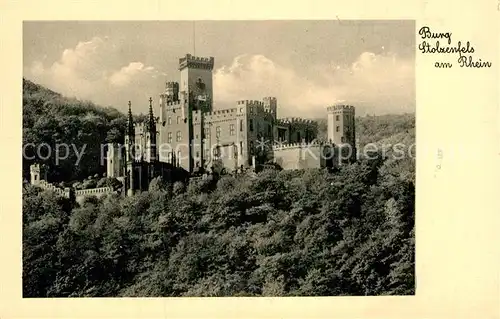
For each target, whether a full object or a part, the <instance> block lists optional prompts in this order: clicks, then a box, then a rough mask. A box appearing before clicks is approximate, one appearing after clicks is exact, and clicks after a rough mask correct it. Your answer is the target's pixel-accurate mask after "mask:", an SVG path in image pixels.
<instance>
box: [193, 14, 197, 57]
mask: <svg viewBox="0 0 500 319" xmlns="http://www.w3.org/2000/svg"><path fill="white" fill-rule="evenodd" d="M193 55H194V56H196V26H195V21H194V20H193Z"/></svg>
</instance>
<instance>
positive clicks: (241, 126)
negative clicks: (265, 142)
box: [240, 120, 243, 132]
mask: <svg viewBox="0 0 500 319" xmlns="http://www.w3.org/2000/svg"><path fill="white" fill-rule="evenodd" d="M240 132H243V120H240Z"/></svg>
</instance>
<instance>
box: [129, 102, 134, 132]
mask: <svg viewBox="0 0 500 319" xmlns="http://www.w3.org/2000/svg"><path fill="white" fill-rule="evenodd" d="M127 133H128V134H129V135H134V118H133V116H132V102H130V101H128V119H127Z"/></svg>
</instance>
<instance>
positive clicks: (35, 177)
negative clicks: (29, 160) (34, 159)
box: [30, 163, 47, 186]
mask: <svg viewBox="0 0 500 319" xmlns="http://www.w3.org/2000/svg"><path fill="white" fill-rule="evenodd" d="M30 176H31V181H30V182H31V185H36V186H38V185H40V181H42V180H45V181H46V180H47V169H46V167H45V165H40V164H38V163H37V164H33V165H31V166H30Z"/></svg>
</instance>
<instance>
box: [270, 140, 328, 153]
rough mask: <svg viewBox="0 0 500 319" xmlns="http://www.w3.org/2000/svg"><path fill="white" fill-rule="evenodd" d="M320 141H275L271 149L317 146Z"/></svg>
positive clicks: (319, 144)
mask: <svg viewBox="0 0 500 319" xmlns="http://www.w3.org/2000/svg"><path fill="white" fill-rule="evenodd" d="M321 145H322V143H321V142H319V141H312V142H310V143H305V142H300V143H281V144H280V143H276V144H273V151H280V150H287V149H297V148H311V147H319V146H321Z"/></svg>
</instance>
